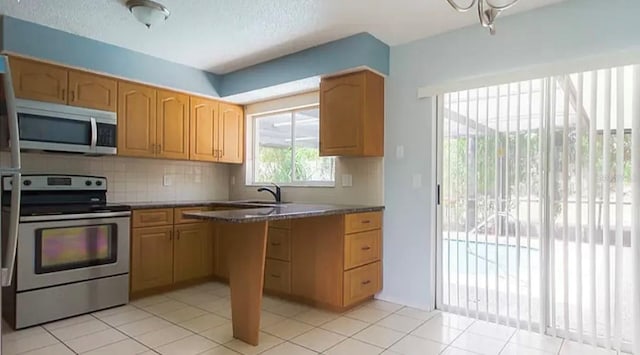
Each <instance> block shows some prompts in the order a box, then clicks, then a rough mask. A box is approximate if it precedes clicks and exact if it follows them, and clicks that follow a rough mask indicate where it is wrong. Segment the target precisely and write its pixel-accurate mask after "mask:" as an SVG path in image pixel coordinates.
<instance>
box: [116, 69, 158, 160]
mask: <svg viewBox="0 0 640 355" xmlns="http://www.w3.org/2000/svg"><path fill="white" fill-rule="evenodd" d="M118 155H125V156H132V157H154V156H155V155H156V90H155V89H153V88H150V87H148V86H144V85H137V84H132V83H127V82H120V83H119V84H118Z"/></svg>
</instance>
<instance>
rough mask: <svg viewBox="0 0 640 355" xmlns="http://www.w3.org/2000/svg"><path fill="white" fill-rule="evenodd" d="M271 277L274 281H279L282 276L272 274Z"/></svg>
mask: <svg viewBox="0 0 640 355" xmlns="http://www.w3.org/2000/svg"><path fill="white" fill-rule="evenodd" d="M271 277H273V278H274V279H279V278H280V275H276V274H271Z"/></svg>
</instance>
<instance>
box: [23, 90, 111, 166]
mask: <svg viewBox="0 0 640 355" xmlns="http://www.w3.org/2000/svg"><path fill="white" fill-rule="evenodd" d="M16 111H17V113H18V129H19V135H20V149H21V150H38V151H52V152H69V153H81V154H87V155H111V154H116V152H117V148H116V144H117V115H116V113H115V112H109V111H101V110H93V109H87V108H82V107H74V106H67V105H60V104H52V103H47V102H40V101H32V100H22V99H17V100H16Z"/></svg>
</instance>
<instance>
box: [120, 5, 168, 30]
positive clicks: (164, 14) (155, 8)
mask: <svg viewBox="0 0 640 355" xmlns="http://www.w3.org/2000/svg"><path fill="white" fill-rule="evenodd" d="M127 8H129V11H130V12H131V13H132V14H133V16H134V17H135V18H136V19H137V20H138V21H140V22H141V23H143V24H144V25H145V26H147V28H151V26H155V25H157V24H160V23H162V22H163V21H165V20H166V19H168V18H169V15H170V12H169V9H167V8H166V7H165V6H164V5H162V4H160V3H157V2H155V1H151V0H129V1H127Z"/></svg>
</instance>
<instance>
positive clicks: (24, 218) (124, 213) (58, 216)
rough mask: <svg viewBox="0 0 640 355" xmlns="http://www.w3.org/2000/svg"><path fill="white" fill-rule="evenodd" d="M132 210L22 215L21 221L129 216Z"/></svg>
mask: <svg viewBox="0 0 640 355" xmlns="http://www.w3.org/2000/svg"><path fill="white" fill-rule="evenodd" d="M129 216H131V211H121V212H94V213H77V214H51V215H44V216H22V217H20V222H46V221H68V220H73V219H92V218H114V217H129Z"/></svg>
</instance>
